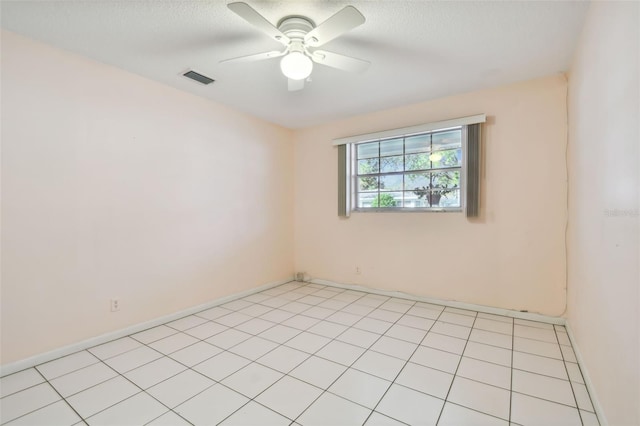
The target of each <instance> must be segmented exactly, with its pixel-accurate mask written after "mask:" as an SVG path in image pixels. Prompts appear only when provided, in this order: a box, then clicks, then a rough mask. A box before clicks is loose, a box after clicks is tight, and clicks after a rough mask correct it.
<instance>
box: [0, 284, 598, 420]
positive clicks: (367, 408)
mask: <svg viewBox="0 0 640 426" xmlns="http://www.w3.org/2000/svg"><path fill="white" fill-rule="evenodd" d="M0 392H1V397H2V399H1V406H0V407H1V412H0V413H1V414H0V420H1V423H2V424H3V425H4V424H6V425H29V426H36V425H75V424H89V425H175V426H179V425H215V424H223V425H322V426H330V425H403V424H408V425H423V424H424V425H435V424H438V425H509V424H511V425H552V424H559V425H580V424H585V425H597V424H598V420H597V417H596V415H595V414H594V409H593V405H592V403H591V400H590V397H589V394H588V392H587V389H586V387H585V384H584V380H583V377H582V374H581V372H580V367H579V365H578V364H577V360H576V357H575V354H574V351H573V349H572V347H571V343H570V341H569V338H568V336H567V333H566V330H565V328H564V327H562V326H557V325H555V326H554V325H550V324H546V323H541V322H533V321H526V320H520V319H512V318H510V317H504V316H497V315H491V314H485V313H478V312H474V311H468V310H461V309H455V308H450V307H444V306H439V305H434V304H429V303H423V302H416V301H413V300H408V299H400V298H392V297H387V296H381V295H378V294H371V293H366V292H360V291H353V290H344V289H341V288H334V287H327V286H322V285H316V284H308V283H298V282H291V283H287V284H284V285H281V286H278V287H274V288H271V289H269V290H266V291H263V292H260V293H255V294H253V295H250V296H247V297H244V298H241V299H236V300H234V301H232V302H228V303H225V304H223V305H220V306H216V307H214V308H211V309H208V310H205V311H202V312H199V313H197V314H195V315H190V316H187V317H184V318H181V319H179V320H177V321H173V322H170V323H167V324H164V325H160V326H158V327H154V328H151V329H149V330H145V331H142V332H140V333H137V334H133V335H131V336H128V337H124V338H121V339H118V340H115V341H112V342H108V343H105V344H103V345H100V346H96V347H93V348H90V349H88V350H84V351H80V352H77V353H74V354H72V355H68V356H65V357H63V358H59V359H57V360H54V361H51V362H47V363H45V364H41V365H38V366H36V367H35V368H29V369H27V370H23V371H20V372H17V373H15V374H11V375H8V376H5V377H2V378H1V379H0Z"/></svg>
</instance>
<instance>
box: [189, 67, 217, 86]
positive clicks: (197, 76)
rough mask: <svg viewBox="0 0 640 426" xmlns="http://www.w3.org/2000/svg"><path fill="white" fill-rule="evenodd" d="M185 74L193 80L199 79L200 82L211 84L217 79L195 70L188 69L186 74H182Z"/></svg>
mask: <svg viewBox="0 0 640 426" xmlns="http://www.w3.org/2000/svg"><path fill="white" fill-rule="evenodd" d="M182 75H183V76H185V77H187V78H190V79H191V80H194V81H197V82H198V83H200V84H205V85H207V84H211V83H213V82H214V81H215V80H214V79H212V78H209V77H207V76H206V75H202V74H200V73H197V72H195V71H193V70H191V71H187V72H185V73H184V74H182Z"/></svg>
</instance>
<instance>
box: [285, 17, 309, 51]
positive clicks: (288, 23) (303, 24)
mask: <svg viewBox="0 0 640 426" xmlns="http://www.w3.org/2000/svg"><path fill="white" fill-rule="evenodd" d="M314 28H315V24H314V23H313V21H311V20H310V19H309V18H306V17H304V16H287V17H286V18H283V19H281V20H280V22H279V23H278V29H279V30H280V31H281V32H282V33H284V34H285V35H286V36H287V37H289V39H291V41H298V42H300V43H301V44H302V43H303V42H304V37H305V36H306V35H307V33H308V32H310V31H311V30H313V29H314Z"/></svg>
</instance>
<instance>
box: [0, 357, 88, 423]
mask: <svg viewBox="0 0 640 426" xmlns="http://www.w3.org/2000/svg"><path fill="white" fill-rule="evenodd" d="M30 368H33V369H34V370H36V372H37V373H38V374H39V375H40V377H42V378H43V379H44V382H40V383H38V384H37V385H33V386H29V387H28V388H25V389H23V390H26V389H31V388H34V387H36V386H39V385H42V384H45V383H46V384H47V385H49V387H50V388H51V389H53V391H54V392H55V393H56V394H58V396H59V397H60V399H59V400H57V401H53V402H51V403H49V404H47V405H43V406H41V407H38V408H36V409H35V410H31V411H29V412H28V413H24V414H22V415H20V416H18V417H16V418H14V419H11V420H9V421H7V422H3V423H2V424H3V425H4V424H7V423H10V422H14V421H16V420H18V419H20V418H22V417H24V416H28V415H29V414H33V413H35V412H36V411H39V410H42V409H43V408H46V407H49V406H51V405H53V404H56V403H58V402H60V401H64V403H65V404H66V405H67V406H68V407H69V408H71V410H72V411H73V412H74V413H75V414H76V415H77V416H78V418H79V419H80V421H81V422H82V423H84V424H87V422H85V421H84V418H83V417H82V416H81V415H80V413H78V412H77V411H76V409H75V408H74V407H73V406H72V405H71V404H69V402H68V401H67V399H66V398H65V397H63V396H62V395H61V394H60V392H58V389H56V388H55V387H54V386H53V385H52V384H51V383H50V382H49V380H48V379H47V378H46V377H45V376H44V374H42V373H41V372H40V370H38V369H37V368H36V367H35V366H34V367H30ZM22 371H24V370H22ZM13 374H15V373H13ZM18 392H22V391H18ZM18 392H14V393H12V394H11V395H14V394H16V393H18ZM7 396H9V395H5V396H4V397H3V399H4V398H6V397H7ZM73 424H74V425H76V424H78V422H76V423H73Z"/></svg>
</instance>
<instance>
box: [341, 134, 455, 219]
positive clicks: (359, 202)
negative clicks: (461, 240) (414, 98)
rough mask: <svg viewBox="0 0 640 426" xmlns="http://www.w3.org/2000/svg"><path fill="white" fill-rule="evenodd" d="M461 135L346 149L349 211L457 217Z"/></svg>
mask: <svg viewBox="0 0 640 426" xmlns="http://www.w3.org/2000/svg"><path fill="white" fill-rule="evenodd" d="M462 130H463V129H462V128H461V127H458V128H453V129H446V130H442V131H433V132H427V133H422V134H418V135H412V136H406V137H401V138H393V139H383V140H379V141H375V142H362V143H357V144H351V146H350V147H349V148H350V149H351V156H350V157H351V158H352V159H353V164H352V167H351V170H353V173H352V176H351V178H352V180H353V182H352V185H351V187H352V188H353V189H354V190H353V194H352V198H353V199H352V203H353V204H352V209H353V210H356V211H357V210H368V209H392V208H402V209H427V210H457V211H459V210H460V209H461V208H462V203H461V197H460V194H461V185H462V177H463V176H462V159H463V150H462V147H463V145H462V133H463V131H462Z"/></svg>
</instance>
